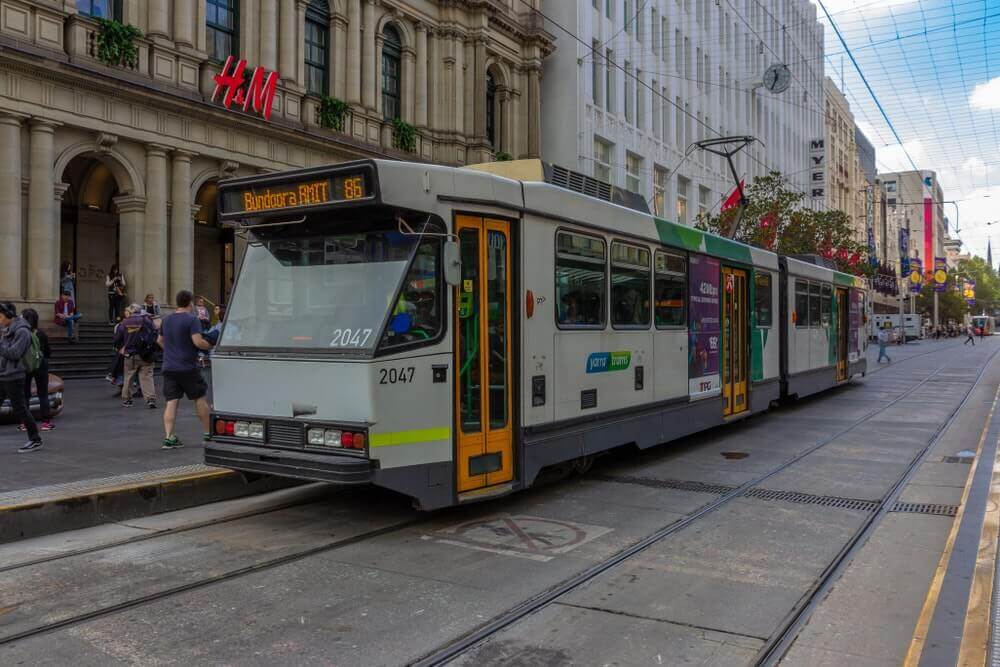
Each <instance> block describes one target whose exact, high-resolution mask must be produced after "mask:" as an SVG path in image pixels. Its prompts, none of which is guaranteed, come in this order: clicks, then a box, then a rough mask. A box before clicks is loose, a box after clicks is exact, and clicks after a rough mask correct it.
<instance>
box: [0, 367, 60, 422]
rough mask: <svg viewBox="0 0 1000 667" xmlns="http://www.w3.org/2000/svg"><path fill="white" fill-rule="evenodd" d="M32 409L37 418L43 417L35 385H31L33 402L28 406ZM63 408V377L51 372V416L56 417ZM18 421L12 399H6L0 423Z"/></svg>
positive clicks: (0, 407) (1, 411) (0, 406)
mask: <svg viewBox="0 0 1000 667" xmlns="http://www.w3.org/2000/svg"><path fill="white" fill-rule="evenodd" d="M28 407H29V408H30V409H31V414H32V415H34V416H35V418H36V419H37V418H40V417H41V412H40V410H41V407H40V404H39V402H38V392H37V391H36V388H35V386H34V385H32V387H31V403H30V404H29V406H28ZM62 409H63V379H62V378H61V377H59V376H58V375H54V374H53V373H49V412H50V414H51V416H53V417H55V416H56V415H58V414H59V413H60V412H62ZM13 421H16V419H15V417H14V414H13V410H12V409H11V406H10V401H9V400H7V399H4V402H3V403H2V404H0V423H3V424H9V423H11V422H13Z"/></svg>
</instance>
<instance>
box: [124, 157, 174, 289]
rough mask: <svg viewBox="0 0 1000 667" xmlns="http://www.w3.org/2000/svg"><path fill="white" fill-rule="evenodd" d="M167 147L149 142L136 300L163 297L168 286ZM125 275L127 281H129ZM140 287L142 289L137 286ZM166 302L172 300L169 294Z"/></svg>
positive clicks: (133, 285) (134, 287) (134, 286)
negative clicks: (139, 275) (139, 280)
mask: <svg viewBox="0 0 1000 667" xmlns="http://www.w3.org/2000/svg"><path fill="white" fill-rule="evenodd" d="M168 150H170V149H169V148H168V147H167V146H161V145H159V144H147V145H146V221H145V225H144V227H143V246H144V251H143V263H142V280H141V282H139V284H138V285H136V284H135V283H136V282H137V281H136V277H135V276H132V277H131V280H132V281H133V284H132V289H130V290H129V293H130V294H131V295H132V298H133V299H139V298H142V296H144V295H145V293H146V292H152V293H153V294H155V295H156V298H157V299H162V298H163V295H164V294H166V289H167V151H168ZM129 279H130V277H129V276H125V280H126V281H127V280H129ZM136 287H138V288H139V289H136ZM167 297H168V298H167V299H165V300H166V301H168V302H169V300H170V298H172V297H170V295H169V294H168V295H167Z"/></svg>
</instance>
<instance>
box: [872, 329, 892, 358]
mask: <svg viewBox="0 0 1000 667" xmlns="http://www.w3.org/2000/svg"><path fill="white" fill-rule="evenodd" d="M891 326H892V325H891V324H889V323H888V322H886V323H885V326H884V327H882V328H881V329H879V330H878V361H876V362H875V363H877V364H880V363H882V357H885V361H886V363H889V364H891V363H892V359H890V358H889V355H888V354H886V351H885V346H886V345H888V344H889V327H891Z"/></svg>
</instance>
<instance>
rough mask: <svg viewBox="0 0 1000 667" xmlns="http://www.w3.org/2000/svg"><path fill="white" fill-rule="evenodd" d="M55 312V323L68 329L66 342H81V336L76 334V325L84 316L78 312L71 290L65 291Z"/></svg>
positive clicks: (57, 302) (57, 303)
mask: <svg viewBox="0 0 1000 667" xmlns="http://www.w3.org/2000/svg"><path fill="white" fill-rule="evenodd" d="M55 311H56V319H55V323H56V324H58V325H59V326H61V327H66V340H67V341H69V342H70V343H78V342H80V335H79V333H77V332H76V329H75V325H76V323H77V321H78V320H79V319H80V318H81V317H83V315H82V314H80V313H79V312H77V310H76V302H75V301H73V295H72V294H71V293H70V291H69V290H63V293H62V295H61V296H60V297H59V300H58V301H56V305H55Z"/></svg>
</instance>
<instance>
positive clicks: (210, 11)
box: [205, 0, 240, 62]
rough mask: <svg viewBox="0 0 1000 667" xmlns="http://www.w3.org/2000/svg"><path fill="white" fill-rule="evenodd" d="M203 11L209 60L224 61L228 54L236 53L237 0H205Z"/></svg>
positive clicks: (237, 48)
mask: <svg viewBox="0 0 1000 667" xmlns="http://www.w3.org/2000/svg"><path fill="white" fill-rule="evenodd" d="M205 12H206V13H205V27H206V37H207V39H208V58H209V60H214V61H216V62H224V61H225V60H226V58H228V57H229V56H235V55H237V52H238V51H239V43H238V39H237V37H238V33H237V30H236V27H237V25H238V24H239V13H240V7H239V0H206V3H205Z"/></svg>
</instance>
